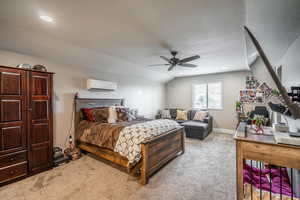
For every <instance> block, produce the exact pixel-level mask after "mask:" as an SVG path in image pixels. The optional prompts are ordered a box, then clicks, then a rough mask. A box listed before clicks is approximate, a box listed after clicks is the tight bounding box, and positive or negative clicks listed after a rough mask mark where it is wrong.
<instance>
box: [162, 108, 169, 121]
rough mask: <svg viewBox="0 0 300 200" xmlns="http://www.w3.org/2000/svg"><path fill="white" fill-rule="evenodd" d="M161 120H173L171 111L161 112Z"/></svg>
mask: <svg viewBox="0 0 300 200" xmlns="http://www.w3.org/2000/svg"><path fill="white" fill-rule="evenodd" d="M161 118H162V119H171V114H170V110H162V111H161Z"/></svg>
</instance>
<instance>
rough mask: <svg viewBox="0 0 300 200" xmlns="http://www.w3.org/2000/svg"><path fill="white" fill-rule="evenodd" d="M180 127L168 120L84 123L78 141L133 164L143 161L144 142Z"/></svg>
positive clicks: (79, 127) (79, 131) (80, 127)
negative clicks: (142, 146) (104, 150)
mask: <svg viewBox="0 0 300 200" xmlns="http://www.w3.org/2000/svg"><path fill="white" fill-rule="evenodd" d="M180 127H181V126H180V125H179V124H178V123H177V122H175V121H173V120H168V119H160V120H153V121H147V122H144V121H132V122H121V123H114V124H109V123H95V122H88V121H82V122H80V124H79V126H78V130H77V131H78V133H77V134H76V135H77V136H78V138H76V139H79V140H80V141H82V142H86V143H89V144H93V145H96V146H99V147H101V148H107V149H110V150H112V151H115V152H117V153H119V154H120V155H121V156H124V157H126V158H127V159H128V161H129V163H130V164H132V163H135V162H138V161H139V160H140V159H141V143H142V142H144V141H145V140H147V139H151V138H153V137H155V136H158V135H160V134H162V133H164V132H167V131H170V130H173V129H176V128H180Z"/></svg>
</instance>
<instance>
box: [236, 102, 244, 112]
mask: <svg viewBox="0 0 300 200" xmlns="http://www.w3.org/2000/svg"><path fill="white" fill-rule="evenodd" d="M242 106H243V104H242V102H240V101H236V102H235V110H236V112H239V113H240V112H242Z"/></svg>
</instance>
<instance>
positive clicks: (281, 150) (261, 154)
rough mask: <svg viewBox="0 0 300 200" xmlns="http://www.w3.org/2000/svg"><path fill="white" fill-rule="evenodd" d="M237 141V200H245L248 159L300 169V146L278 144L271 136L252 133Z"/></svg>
mask: <svg viewBox="0 0 300 200" xmlns="http://www.w3.org/2000/svg"><path fill="white" fill-rule="evenodd" d="M237 135H238V134H237V132H236V134H235V136H234V139H235V141H236V168H237V170H236V173H237V174H236V175H237V176H236V178H237V191H236V192H237V200H243V198H244V197H243V195H244V193H243V185H244V183H243V168H244V162H245V160H246V159H249V160H255V161H261V162H265V163H269V164H273V165H277V166H283V167H288V168H295V169H300V146H293V145H286V144H277V143H276V142H275V139H274V136H273V135H270V134H264V135H257V134H253V133H251V132H250V131H249V132H248V133H247V134H246V137H240V136H237Z"/></svg>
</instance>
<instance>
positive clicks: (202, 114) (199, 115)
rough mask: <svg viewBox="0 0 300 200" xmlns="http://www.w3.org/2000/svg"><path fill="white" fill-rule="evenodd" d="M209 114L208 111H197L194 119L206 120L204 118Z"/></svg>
mask: <svg viewBox="0 0 300 200" xmlns="http://www.w3.org/2000/svg"><path fill="white" fill-rule="evenodd" d="M207 116H208V112H207V111H201V110H199V111H197V112H196V113H195V115H194V118H193V120H195V121H202V122H203V121H204V119H205V118H206V117H207Z"/></svg>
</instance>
